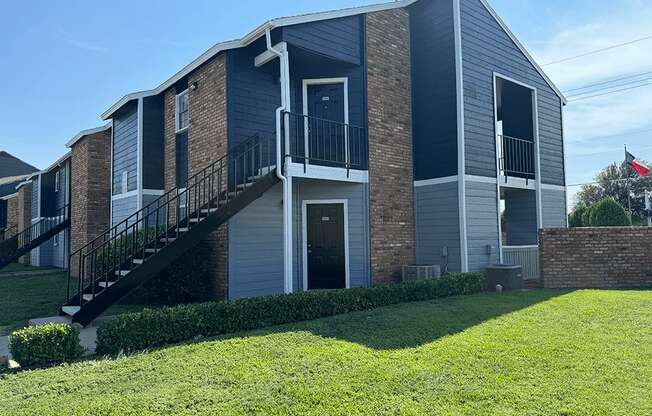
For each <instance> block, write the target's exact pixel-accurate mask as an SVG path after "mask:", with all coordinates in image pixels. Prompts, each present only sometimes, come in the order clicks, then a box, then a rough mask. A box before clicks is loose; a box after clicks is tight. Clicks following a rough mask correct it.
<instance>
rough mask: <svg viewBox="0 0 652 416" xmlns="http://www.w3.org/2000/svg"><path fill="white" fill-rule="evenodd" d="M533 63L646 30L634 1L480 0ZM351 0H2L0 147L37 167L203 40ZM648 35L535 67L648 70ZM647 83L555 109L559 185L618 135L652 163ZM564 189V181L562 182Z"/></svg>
mask: <svg viewBox="0 0 652 416" xmlns="http://www.w3.org/2000/svg"><path fill="white" fill-rule="evenodd" d="M490 1H491V3H492V5H493V6H494V7H495V8H496V10H497V11H498V13H499V14H500V15H501V16H502V17H503V19H504V20H505V21H506V22H507V24H508V25H509V26H510V27H511V28H512V30H513V31H514V32H515V33H516V35H517V36H518V37H519V38H520V39H521V41H522V42H523V43H524V44H525V45H526V47H527V48H528V49H529V50H530V51H531V52H532V54H533V55H534V56H535V57H536V58H537V60H538V61H539V62H540V63H546V62H550V61H554V60H557V59H561V58H565V57H567V56H572V55H575V54H578V53H582V52H585V51H588V50H593V49H597V48H602V47H605V46H610V45H613V44H617V43H620V42H626V41H629V40H632V39H635V38H638V37H642V36H646V35H652V28H650V26H649V22H650V21H652V4H651V3H650V2H649V1H643V0H614V1H610V2H601V4H600V7H596V2H595V1H594V0H577V1H569V0H566V1H563V0H548V1H546V2H542V1H540V0H521V1H514V0H490ZM375 2H376V1H362V0H329V1H325V0H312V1H310V2H298V1H276V2H269V1H261V0H238V1H231V0H220V1H213V0H210V1H209V0H203V1H188V2H172V1H148V2H145V1H133V0H130V1H123V0H117V1H113V2H111V3H110V4H109V3H100V2H97V1H96V2H91V1H81V0H68V1H66V2H52V1H45V0H38V1H30V2H9V3H7V4H4V5H3V17H4V19H3V25H1V26H0V39H2V40H3V60H2V65H0V77H1V79H4V80H5V81H4V85H3V92H2V95H1V97H2V98H3V99H2V100H0V149H2V150H7V151H9V152H10V153H13V154H15V155H16V156H18V157H21V158H23V159H24V160H26V161H28V162H30V163H32V164H34V165H36V166H37V167H39V168H44V167H46V166H47V165H49V164H50V163H52V162H53V161H55V160H56V159H57V158H58V157H59V156H61V155H62V154H63V153H64V152H65V151H66V149H65V147H64V144H65V143H66V142H67V141H68V140H69V139H70V138H71V137H72V136H73V135H74V134H75V133H77V132H78V131H80V130H83V129H87V128H91V127H95V126H98V125H100V124H101V120H100V118H99V114H100V113H101V112H102V111H104V110H106V109H107V108H108V107H109V106H110V105H111V104H112V103H114V102H115V101H116V100H117V99H119V98H120V97H121V96H122V95H124V94H125V93H128V92H132V91H137V90H142V89H149V88H152V87H155V86H157V85H158V84H160V83H161V82H162V81H164V80H165V79H167V78H168V77H169V76H170V75H172V74H174V73H175V72H177V71H178V70H179V69H180V68H182V67H183V66H184V65H186V64H187V63H189V62H190V61H191V60H192V59H194V58H196V57H197V56H198V55H199V54H201V53H202V52H204V51H205V50H206V49H208V48H209V47H210V46H212V45H213V44H214V43H216V42H219V41H223V40H228V39H232V38H237V37H240V36H242V35H243V34H245V33H247V32H248V31H249V30H251V29H252V28H254V27H255V26H257V25H258V24H260V23H262V22H263V21H265V20H267V19H269V18H272V17H277V16H284V15H294V14H299V13H305V12H310V11H320V10H328V9H334V8H340V7H350V6H357V5H363V4H370V3H375ZM650 51H652V40H650V41H646V42H641V43H638V44H635V45H632V46H628V47H624V48H618V49H615V50H613V51H610V52H606V53H601V54H596V55H592V56H590V57H586V58H583V59H578V60H573V61H569V62H566V63H563V64H559V65H551V66H546V67H545V69H546V71H547V72H548V73H549V75H550V76H551V78H552V79H553V80H554V81H555V82H556V83H557V85H558V86H559V87H560V88H561V89H562V90H567V89H571V88H575V87H578V86H584V85H587V84H590V83H592V82H596V81H602V80H604V79H610V78H616V77H618V76H621V75H628V74H631V73H639V72H645V71H652V54H651V53H650ZM651 92H652V86H648V87H645V88H641V89H636V90H632V91H627V92H623V93H618V94H613V95H608V96H604V97H600V98H596V99H591V100H586V101H579V102H577V103H571V104H569V106H568V107H567V108H566V113H565V122H566V137H567V152H568V182H569V184H575V183H582V182H587V181H590V180H591V178H592V177H593V174H594V173H595V171H596V170H598V169H599V168H601V167H603V166H605V165H606V164H608V163H610V162H612V161H616V160H622V159H623V157H624V156H623V150H622V149H623V144H624V143H627V144H628V145H629V147H630V149H631V151H632V152H633V153H634V154H635V155H636V156H638V157H640V158H643V159H648V160H652V140H651V138H652V100H651V99H650V93H651ZM573 190H574V189H573Z"/></svg>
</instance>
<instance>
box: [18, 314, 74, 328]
mask: <svg viewBox="0 0 652 416" xmlns="http://www.w3.org/2000/svg"><path fill="white" fill-rule="evenodd" d="M71 323H72V319H70V317H68V316H48V317H46V318H34V319H30V320H29V321H27V324H28V325H29V326H39V325H45V324H71Z"/></svg>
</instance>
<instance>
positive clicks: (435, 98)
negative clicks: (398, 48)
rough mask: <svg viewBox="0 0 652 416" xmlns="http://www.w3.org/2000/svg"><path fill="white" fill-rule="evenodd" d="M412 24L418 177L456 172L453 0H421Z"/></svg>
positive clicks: (424, 177) (413, 106)
mask: <svg viewBox="0 0 652 416" xmlns="http://www.w3.org/2000/svg"><path fill="white" fill-rule="evenodd" d="M410 26H411V57H412V84H413V88H412V91H413V93H412V108H413V113H412V126H413V140H414V169H415V170H414V172H415V180H423V179H431V178H439V177H446V176H452V175H456V174H457V104H456V103H457V96H456V88H455V77H456V75H455V39H454V30H453V2H452V1H423V2H417V3H416V4H415V5H414V6H413V7H412V8H411V9H410Z"/></svg>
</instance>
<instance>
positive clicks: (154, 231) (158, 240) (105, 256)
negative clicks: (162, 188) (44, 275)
mask: <svg viewBox="0 0 652 416" xmlns="http://www.w3.org/2000/svg"><path fill="white" fill-rule="evenodd" d="M274 143H275V142H274V140H270V139H269V138H264V139H261V137H260V136H259V135H254V136H252V137H250V138H249V139H247V140H245V141H244V142H243V143H242V144H240V145H237V146H235V147H234V148H232V149H231V150H230V151H228V152H227V154H226V155H224V156H222V157H220V158H219V159H217V160H216V161H214V162H212V163H210V164H209V165H208V166H206V167H205V168H203V169H201V170H200V171H199V172H197V173H195V174H194V175H192V176H191V177H189V178H188V179H187V180H186V181H185V182H184V184H183V185H182V186H181V187H179V186H177V187H175V188H173V189H171V190H169V191H167V192H165V193H164V194H163V195H162V196H161V197H159V198H157V199H156V200H154V201H153V202H151V203H150V204H148V205H146V206H145V207H143V208H142V209H140V210H138V211H136V212H135V213H133V214H132V215H130V216H129V217H127V218H125V219H124V220H122V221H120V222H119V223H118V224H116V225H115V226H113V227H110V228H109V229H107V230H106V231H104V232H103V233H102V234H100V235H99V236H97V237H96V238H94V239H93V240H92V241H90V242H89V243H87V244H85V245H84V246H83V247H81V248H79V249H77V250H76V251H74V252H73V253H72V254H71V255H70V256H69V259H68V266H69V267H68V270H69V274H68V288H67V299H68V302H71V301H72V299H73V298H75V297H76V296H79V306H83V303H84V297H83V296H82V294H84V293H83V291H84V289H85V287H88V286H89V285H90V287H91V288H92V292H91V293H90V295H92V296H93V297H94V296H95V286H96V284H98V283H101V282H105V283H106V285H108V284H109V283H110V280H109V277H110V276H111V275H112V274H113V275H114V279H111V281H113V280H115V279H116V277H115V274H116V273H120V275H118V276H117V280H119V279H120V278H121V277H122V276H123V274H122V273H123V272H125V271H126V272H128V271H130V270H131V269H133V268H135V267H137V266H138V264H142V263H143V262H145V261H146V260H147V259H148V257H147V253H148V250H152V253H156V252H158V250H160V249H162V248H164V247H166V246H167V245H168V244H170V243H171V242H173V241H174V240H175V239H176V238H179V237H180V235H181V234H182V233H183V232H185V231H187V230H188V229H189V227H190V226H191V225H192V224H193V223H199V222H200V221H201V220H202V218H204V217H205V214H210V213H211V212H214V210H217V209H218V208H219V207H220V206H222V205H223V204H225V203H227V202H228V201H229V200H231V199H233V198H236V197H237V196H238V195H239V194H240V193H241V192H244V191H245V190H246V189H247V188H248V187H249V186H251V185H253V183H254V182H256V181H257V180H258V179H259V178H261V177H263V176H265V175H269V174H270V173H272V172H273V170H274V169H275V168H276V163H275V161H274V160H275V158H276V155H275V153H276V151H275V150H274ZM136 258H139V259H140V261H139V263H138V264H134V259H136ZM75 280H76V281H77V287H76V288H73V287H71V285H73V282H74V281H75ZM106 285H105V286H106ZM71 289H72V292H71ZM71 293H72V296H71ZM75 303H76V302H75Z"/></svg>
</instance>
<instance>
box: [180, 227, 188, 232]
mask: <svg viewBox="0 0 652 416" xmlns="http://www.w3.org/2000/svg"><path fill="white" fill-rule="evenodd" d="M189 230H190V228H188V227H181V228H179V232H180V233H187V232H188V231H189Z"/></svg>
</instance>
